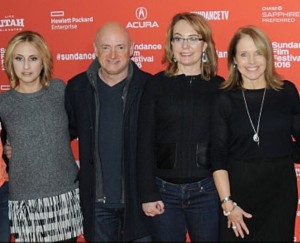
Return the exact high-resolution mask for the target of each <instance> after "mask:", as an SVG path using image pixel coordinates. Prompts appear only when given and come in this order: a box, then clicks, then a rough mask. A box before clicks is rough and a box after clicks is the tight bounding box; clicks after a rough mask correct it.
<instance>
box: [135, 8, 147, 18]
mask: <svg viewBox="0 0 300 243" xmlns="http://www.w3.org/2000/svg"><path fill="white" fill-rule="evenodd" d="M147 15H148V13H147V9H146V8H145V7H138V8H137V9H136V10H135V16H136V18H137V19H138V20H144V19H146V18H147Z"/></svg>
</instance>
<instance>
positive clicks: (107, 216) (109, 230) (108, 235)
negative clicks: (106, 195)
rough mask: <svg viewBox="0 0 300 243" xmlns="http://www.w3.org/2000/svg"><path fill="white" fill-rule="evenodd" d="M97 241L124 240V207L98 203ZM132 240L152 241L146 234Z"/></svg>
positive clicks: (96, 211) (96, 210)
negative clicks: (108, 206) (112, 206)
mask: <svg viewBox="0 0 300 243" xmlns="http://www.w3.org/2000/svg"><path fill="white" fill-rule="evenodd" d="M95 213H96V215H95V216H96V224H95V227H96V229H95V231H96V234H95V242H123V228H124V227H123V226H124V208H107V207H103V204H102V203H96V208H95ZM132 242H151V237H150V236H145V237H142V238H139V239H136V240H133V241H132Z"/></svg>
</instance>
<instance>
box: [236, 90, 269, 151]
mask: <svg viewBox="0 0 300 243" xmlns="http://www.w3.org/2000/svg"><path fill="white" fill-rule="evenodd" d="M266 90H267V89H266V88H265V90H264V94H263V97H262V100H261V105H260V111H259V116H258V121H257V126H256V129H255V127H254V124H253V121H252V118H251V116H250V112H249V109H248V105H247V101H246V97H245V91H244V90H242V94H243V98H244V102H245V107H246V111H247V114H248V117H249V121H250V124H251V126H252V129H253V132H254V135H253V141H254V142H255V143H257V146H259V136H258V132H259V125H260V118H261V113H262V109H263V106H264V101H265V95H266Z"/></svg>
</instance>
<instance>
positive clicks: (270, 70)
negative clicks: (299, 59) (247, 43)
mask: <svg viewBox="0 0 300 243" xmlns="http://www.w3.org/2000/svg"><path fill="white" fill-rule="evenodd" d="M246 35H248V36H250V37H251V38H252V40H253V42H254V44H255V46H256V47H257V49H258V50H259V51H260V52H261V53H262V54H263V56H264V57H265V58H266V63H267V64H266V70H265V73H264V77H265V80H266V84H267V87H271V88H273V89H275V90H279V89H281V88H282V85H283V82H282V80H281V78H280V76H279V75H278V74H277V73H276V71H275V67H274V56H273V48H272V44H271V42H270V40H269V38H268V37H267V35H266V34H265V33H264V32H263V31H262V30H261V29H259V28H257V27H256V26H253V25H247V26H244V27H241V28H239V29H238V30H237V31H236V32H235V34H234V35H233V37H232V39H231V41H230V43H229V47H228V58H227V65H228V71H229V74H228V79H227V80H226V81H225V82H223V84H222V85H221V87H222V88H223V89H233V88H242V86H243V80H242V77H241V74H240V72H239V71H238V69H237V67H236V65H235V63H234V59H235V56H236V47H237V45H238V43H239V41H240V40H241V39H242V38H243V37H244V36H246Z"/></svg>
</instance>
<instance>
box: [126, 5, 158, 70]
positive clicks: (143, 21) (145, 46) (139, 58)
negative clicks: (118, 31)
mask: <svg viewBox="0 0 300 243" xmlns="http://www.w3.org/2000/svg"><path fill="white" fill-rule="evenodd" d="M135 19H136V20H135V21H129V22H128V23H127V25H126V28H133V29H139V28H140V29H145V28H147V29H149V28H150V29H151V28H159V24H158V23H157V21H155V20H149V18H148V10H147V8H145V7H137V8H136V9H135ZM161 50H162V44H161V43H135V44H134V52H133V55H132V57H131V60H132V61H134V62H135V63H136V64H137V65H138V67H139V68H142V67H143V63H153V62H154V55H147V54H146V53H151V54H153V52H155V51H159V52H160V51H161Z"/></svg>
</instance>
